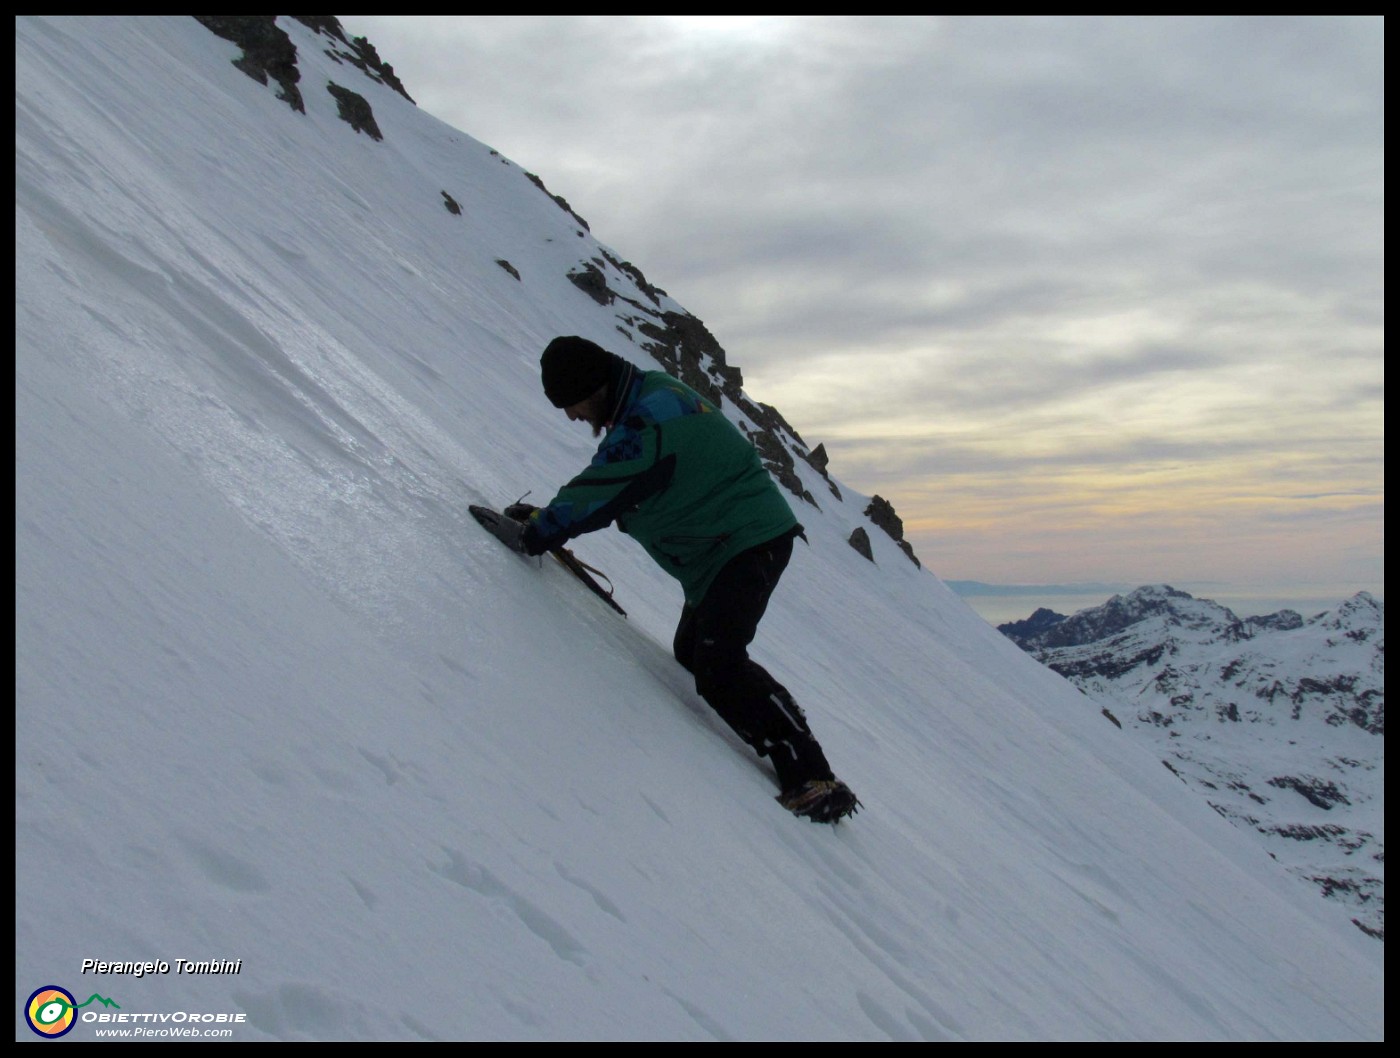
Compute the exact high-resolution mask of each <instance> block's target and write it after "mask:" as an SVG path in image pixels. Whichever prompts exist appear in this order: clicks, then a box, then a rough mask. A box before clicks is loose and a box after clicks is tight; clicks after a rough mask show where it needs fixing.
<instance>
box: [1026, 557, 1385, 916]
mask: <svg viewBox="0 0 1400 1058" xmlns="http://www.w3.org/2000/svg"><path fill="white" fill-rule="evenodd" d="M999 631H1001V632H1002V633H1003V634H1005V635H1006V636H1007V637H1008V638H1010V639H1012V640H1013V641H1015V642H1016V643H1017V644H1019V645H1020V646H1021V648H1022V649H1023V650H1025V651H1027V652H1028V653H1030V654H1031V655H1032V656H1034V657H1035V658H1037V659H1038V660H1040V661H1041V662H1042V663H1043V664H1045V665H1047V666H1049V667H1050V668H1052V669H1054V670H1055V671H1056V672H1058V673H1060V674H1061V675H1062V676H1064V677H1066V678H1067V679H1069V680H1070V681H1071V682H1073V683H1074V684H1076V685H1077V686H1078V687H1079V688H1080V690H1082V691H1083V692H1084V693H1085V694H1086V695H1088V696H1089V697H1090V698H1092V699H1093V700H1094V701H1095V703H1096V704H1098V705H1099V706H1100V707H1101V708H1102V710H1103V712H1104V714H1105V715H1106V717H1107V718H1108V719H1110V720H1112V721H1113V722H1114V723H1116V724H1118V725H1119V726H1120V727H1121V728H1123V730H1125V731H1127V732H1129V733H1130V734H1132V735H1133V736H1135V737H1138V738H1141V739H1144V740H1147V741H1149V742H1151V743H1152V744H1153V745H1154V746H1155V747H1156V749H1157V751H1158V752H1160V753H1161V755H1162V762H1163V763H1164V764H1165V765H1166V766H1167V767H1168V768H1169V769H1171V770H1172V771H1173V772H1174V773H1175V774H1176V775H1178V776H1179V777H1180V778H1181V779H1182V781H1183V782H1185V783H1186V784H1187V785H1188V786H1190V787H1192V788H1194V789H1197V790H1199V791H1200V792H1201V793H1202V794H1203V795H1204V796H1205V797H1206V798H1207V799H1208V801H1209V802H1210V804H1211V807H1213V808H1214V809H1215V810H1216V811H1217V812H1219V813H1220V814H1221V815H1222V816H1224V817H1225V818H1227V819H1229V820H1230V821H1231V822H1233V823H1235V824H1236V825H1238V826H1240V827H1242V828H1246V829H1248V830H1250V831H1252V832H1253V833H1255V834H1257V835H1258V837H1259V839H1260V840H1261V841H1262V842H1263V845H1264V848H1265V849H1266V850H1267V851H1268V853H1269V854H1270V855H1271V856H1273V857H1274V858H1275V859H1277V860H1278V861H1279V862H1280V863H1282V864H1283V865H1284V866H1285V867H1286V868H1287V869H1288V870H1289V871H1290V872H1291V873H1293V874H1295V875H1297V876H1299V877H1300V878H1303V879H1305V880H1307V881H1308V882H1309V883H1310V884H1311V885H1313V886H1314V887H1315V888H1316V889H1317V890H1318V891H1319V892H1320V893H1321V894H1322V895H1323V896H1324V897H1326V898H1328V899H1330V900H1335V901H1340V902H1342V903H1344V904H1346V905H1348V907H1349V909H1350V911H1351V913H1352V915H1353V918H1352V921H1353V922H1354V923H1355V924H1356V925H1357V927H1358V928H1360V929H1361V930H1363V931H1364V932H1365V933H1367V934H1369V935H1370V936H1373V937H1376V938H1378V939H1383V938H1384V936H1385V877H1384V871H1385V838H1384V827H1385V607H1384V603H1382V602H1381V601H1379V600H1377V599H1376V598H1374V597H1373V596H1371V595H1369V594H1367V593H1365V592H1361V593H1359V594H1357V595H1356V596H1354V597H1353V598H1351V599H1348V600H1347V601H1346V602H1344V603H1342V604H1341V605H1340V606H1338V607H1336V608H1335V609H1333V610H1329V611H1327V612H1324V613H1321V614H1318V615H1316V616H1314V617H1311V618H1307V619H1305V618H1303V617H1302V616H1301V615H1299V614H1298V613H1295V612H1294V611H1292V610H1281V611H1279V612H1278V613H1275V614H1270V615H1268V616H1264V617H1250V618H1245V619H1241V618H1239V617H1236V616H1235V614H1234V613H1232V612H1231V611H1230V610H1229V609H1227V608H1226V607H1224V606H1221V605H1219V604H1217V603H1214V602H1211V601H1210V600H1208V599H1197V598H1194V597H1193V596H1191V595H1189V594H1187V593H1186V592H1183V591H1177V590H1175V589H1173V588H1170V587H1167V586H1166V585H1154V586H1148V587H1142V588H1138V589H1137V590H1135V591H1133V592H1130V593H1129V594H1127V595H1115V596H1114V597H1113V598H1111V599H1109V600H1108V602H1106V603H1104V604H1103V605H1102V606H1095V607H1093V608H1091V609H1087V610H1081V611H1080V612H1078V613H1076V614H1074V615H1073V616H1065V615H1063V614H1058V613H1055V612H1053V611H1051V610H1047V609H1040V610H1037V611H1036V612H1035V613H1033V614H1032V615H1031V616H1030V617H1029V618H1027V619H1026V620H1023V621H1016V622H1012V623H1009V624H1003V625H1000V626H999Z"/></svg>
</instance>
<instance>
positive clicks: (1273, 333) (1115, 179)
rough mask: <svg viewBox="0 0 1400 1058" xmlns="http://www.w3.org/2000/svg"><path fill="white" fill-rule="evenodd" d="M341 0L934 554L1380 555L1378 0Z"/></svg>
mask: <svg viewBox="0 0 1400 1058" xmlns="http://www.w3.org/2000/svg"><path fill="white" fill-rule="evenodd" d="M342 22H343V24H344V25H345V27H346V29H347V31H349V32H350V33H352V34H355V35H365V36H367V37H368V38H369V39H370V41H371V42H372V43H374V45H375V46H376V47H377V48H378V50H379V53H380V55H381V57H382V58H383V59H384V60H385V61H387V62H389V63H391V64H393V66H394V68H395V70H396V71H397V72H398V73H399V75H400V76H401V77H402V78H403V80H404V83H405V85H406V87H407V89H408V91H409V93H410V94H411V95H412V96H413V97H414V99H415V100H417V102H418V104H419V105H420V106H421V107H422V108H423V109H425V110H427V111H428V112H429V113H432V114H434V115H435V116H437V117H439V118H441V119H442V120H444V121H446V122H448V123H449V124H451V125H453V126H455V127H457V128H459V129H461V130H462V131H464V132H466V133H468V134H470V135H471V136H473V137H475V138H476V139H478V140H481V141H483V142H485V143H487V144H489V145H490V146H492V147H494V148H496V149H497V150H499V151H500V152H501V153H502V154H504V155H506V156H507V157H509V158H511V159H512V160H514V161H515V162H518V163H519V164H521V165H523V166H524V167H526V168H527V169H530V170H531V171H533V172H536V173H538V174H539V175H540V176H541V177H542V178H543V179H544V181H545V183H546V184H547V185H548V187H549V189H550V191H551V192H552V193H554V194H560V195H563V196H564V197H565V198H567V199H568V200H569V202H570V204H571V205H572V206H573V207H574V209H575V210H576V211H577V212H578V213H579V214H580V215H581V216H583V217H584V218H585V219H587V220H588V222H589V223H590V225H591V226H592V229H593V233H594V234H595V235H596V236H597V237H598V238H599V239H601V240H602V241H603V242H604V243H605V244H607V245H609V246H610V247H612V248H613V249H614V250H616V251H617V252H618V253H619V254H620V255H621V256H623V257H624V258H627V259H629V260H631V261H633V262H634V263H636V264H637V265H638V266H639V267H641V268H642V270H643V271H644V272H645V273H646V275H647V278H648V279H650V280H651V281H652V282H653V283H655V284H657V285H658V286H661V287H663V288H665V289H666V290H667V291H669V292H670V293H671V294H672V296H674V297H675V298H676V299H677V300H679V301H680V302H681V303H682V304H683V305H685V306H686V307H687V308H688V309H689V310H690V311H691V312H693V313H694V314H695V315H696V316H698V317H700V318H701V319H702V320H704V321H705V323H706V324H707V325H708V326H709V328H710V330H711V331H713V332H714V334H715V336H716V337H717V338H718V339H719V341H720V343H721V344H722V345H723V346H724V347H725V349H726V350H727V351H728V354H729V359H730V361H731V363H734V364H736V365H738V366H739V367H741V368H742V369H743V371H744V378H745V387H746V389H747V390H748V391H749V393H750V395H751V396H753V397H755V398H757V399H759V400H762V401H765V402H767V403H770V404H774V405H776V406H777V407H778V408H779V409H780V410H782V412H783V413H784V415H785V416H786V417H787V418H788V420H789V421H791V422H792V423H793V424H794V426H796V427H797V429H798V430H799V431H800V432H801V433H802V435H803V437H804V438H805V439H806V440H807V441H808V443H809V444H816V443H817V442H825V444H826V446H827V449H828V451H829V452H830V454H831V456H832V470H833V472H834V473H835V475H836V476H837V477H838V478H840V479H842V480H843V481H845V482H846V483H847V484H848V485H850V486H851V487H853V488H856V489H858V490H859V491H861V492H865V493H879V494H881V495H884V496H886V497H888V498H890V499H891V500H892V501H893V502H894V504H895V506H896V508H897V509H898V511H899V512H900V514H901V515H902V516H903V518H904V522H905V529H906V535H907V536H908V537H909V538H910V539H911V540H912V541H913V543H914V546H915V550H916V551H917V552H918V553H919V555H920V556H921V557H922V558H923V559H924V561H925V563H926V564H928V565H930V566H932V568H933V569H934V570H935V571H936V572H937V573H939V574H940V575H941V576H943V577H945V578H950V579H977V580H986V581H993V582H999V583H1046V582H1066V581H1089V580H1092V581H1109V582H1124V583H1127V584H1140V583H1148V582H1168V583H1175V584H1178V585H1179V586H1183V587H1184V586H1187V585H1188V584H1193V583H1195V584H1199V583H1201V582H1207V581H1216V582H1222V583H1228V584H1230V585H1233V586H1235V587H1236V588H1244V587H1247V586H1263V585H1279V584H1294V585H1300V586H1301V585H1304V584H1313V585H1325V586H1326V590H1331V588H1332V586H1334V585H1336V586H1338V587H1339V588H1341V587H1346V588H1348V590H1357V589H1361V588H1365V589H1368V590H1371V591H1376V592H1380V591H1382V590H1383V586H1384V559H1383V537H1384V458H1383V456H1382V446H1383V439H1384V430H1383V427H1382V416H1383V410H1384V372H1383V367H1382V360H1383V355H1384V326H1385V321H1384V309H1383V300H1384V241H1383V236H1382V229H1383V222H1384V205H1385V199H1384V179H1385V177H1384V118H1385V111H1384V104H1383V103H1382V97H1383V92H1384V60H1385V49H1384V21H1383V20H1382V19H1380V18H1283V19H1274V18H1244V19H1215V18H1203V19H1196V18H1180V19H1155V18H1124V19H1108V18H1084V19H1055V18H1051V19H1041V18H952V19H945V18H935V17H908V18H904V17H899V18H896V17H870V18H855V17H815V16H808V17H780V16H772V17H766V16H760V17H751V18H738V17H711V18H705V17H699V16H687V17H669V16H635V17H625V18H624V17H544V16H536V17H519V18H515V17H511V18H505V17H401V16H342ZM1188 590H1189V589H1188Z"/></svg>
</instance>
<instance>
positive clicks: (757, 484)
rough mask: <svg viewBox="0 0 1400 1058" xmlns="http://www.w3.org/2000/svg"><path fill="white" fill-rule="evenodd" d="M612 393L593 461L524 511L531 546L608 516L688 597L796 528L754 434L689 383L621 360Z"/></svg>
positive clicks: (590, 527)
mask: <svg viewBox="0 0 1400 1058" xmlns="http://www.w3.org/2000/svg"><path fill="white" fill-rule="evenodd" d="M611 394H612V395H613V396H614V398H615V405H614V406H615V407H616V408H617V409H618V411H617V412H616V414H615V415H614V416H613V418H612V424H611V425H610V427H609V429H608V432H607V434H606V435H605V436H604V437H603V440H602V442H601V443H600V444H599V446H598V451H597V452H596V453H595V454H594V456H593V462H592V463H590V464H589V466H588V469H587V470H585V471H584V472H583V473H582V474H580V475H578V477H576V478H574V479H573V480H572V481H570V482H569V483H568V484H567V485H565V486H564V487H563V488H562V489H560V490H559V494H558V495H557V496H555V497H554V499H552V500H551V501H550V502H549V505H548V506H546V507H542V508H540V509H539V510H538V511H536V512H535V513H534V514H533V515H532V516H531V519H530V522H529V525H528V527H527V530H526V533H527V539H529V540H530V550H531V551H536V550H539V551H544V550H548V549H549V548H552V547H557V546H558V545H560V544H562V543H563V542H564V541H565V540H568V539H570V538H571V537H575V536H579V535H580V534H582V533H589V532H592V531H594V530H595V529H602V528H603V527H605V526H607V525H610V524H611V523H612V522H614V521H616V522H617V525H618V528H619V529H621V530H622V531H623V532H624V533H627V534H628V535H629V536H631V537H633V538H634V539H635V540H636V541H637V542H638V543H639V544H641V545H642V547H644V548H645V549H646V551H647V554H649V555H651V557H652V558H653V559H654V560H655V561H656V563H657V564H658V565H659V566H660V567H661V568H662V569H664V570H665V571H666V572H667V573H669V574H671V576H673V577H675V578H676V579H677V580H678V581H680V583H681V587H682V588H683V589H684V591H685V601H686V603H687V605H695V604H696V603H698V602H699V601H700V600H701V599H702V598H704V595H705V592H706V590H707V589H708V588H709V586H710V584H711V582H712V581H713V580H714V578H715V575H716V574H717V573H718V572H719V571H720V570H721V569H722V568H723V567H724V565H725V563H727V562H728V561H729V560H730V559H732V558H733V557H734V556H735V555H737V554H739V553H740V552H741V551H746V550H748V549H749V548H751V547H756V546H758V545H759V544H763V543H767V542H768V541H770V540H773V539H775V538H777V537H780V536H783V535H785V534H792V533H798V532H801V529H802V527H801V526H800V525H799V524H798V522H797V519H796V518H795V517H794V516H793V513H792V509H791V508H790V507H789V506H788V503H787V500H786V499H785V498H784V497H783V495H782V493H781V492H779V491H778V488H777V486H776V485H775V484H774V483H773V479H772V478H771V477H769V475H768V471H767V470H765V469H764V467H763V464H762V463H761V462H760V461H759V458H758V452H757V451H756V450H755V449H754V446H753V444H752V443H751V442H750V441H749V440H748V438H746V437H745V436H744V435H743V434H742V433H740V432H739V430H738V428H737V427H736V426H734V424H733V423H731V422H730V421H729V420H728V419H727V418H725V416H724V414H723V413H722V412H720V411H719V410H718V409H717V408H715V406H714V405H713V404H711V403H710V402H709V401H707V400H705V399H704V398H703V397H701V396H700V395H699V394H698V393H696V392H695V391H694V390H693V389H691V388H690V387H689V386H687V385H685V384H684V383H682V382H680V381H678V380H677V379H674V378H672V377H671V376H670V375H668V374H666V373H665V372H664V371H647V372H643V371H640V370H638V369H637V368H635V367H633V366H632V365H631V364H628V363H626V362H625V361H621V360H620V361H619V370H618V373H617V374H616V375H615V376H614V379H613V383H612V387H611Z"/></svg>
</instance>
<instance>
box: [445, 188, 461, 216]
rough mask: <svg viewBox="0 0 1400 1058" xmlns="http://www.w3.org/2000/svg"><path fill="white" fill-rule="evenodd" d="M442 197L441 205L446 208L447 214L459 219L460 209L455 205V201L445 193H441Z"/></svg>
mask: <svg viewBox="0 0 1400 1058" xmlns="http://www.w3.org/2000/svg"><path fill="white" fill-rule="evenodd" d="M442 197H443V203H442V204H443V205H444V206H446V207H447V212H449V213H451V214H452V215H453V216H456V217H460V216H461V215H462V207H461V206H459V205H458V204H457V200H456V199H455V198H453V197H452V196H451V195H449V194H448V193H447V192H446V191H444V192H443V193H442Z"/></svg>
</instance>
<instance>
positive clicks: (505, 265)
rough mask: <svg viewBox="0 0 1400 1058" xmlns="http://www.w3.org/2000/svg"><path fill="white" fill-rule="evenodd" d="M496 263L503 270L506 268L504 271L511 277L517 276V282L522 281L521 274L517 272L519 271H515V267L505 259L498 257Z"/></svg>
mask: <svg viewBox="0 0 1400 1058" xmlns="http://www.w3.org/2000/svg"><path fill="white" fill-rule="evenodd" d="M496 263H497V264H498V265H500V266H501V267H502V268H504V269H505V270H506V271H507V272H509V273H510V274H511V275H513V276H515V278H516V279H517V280H519V279H520V273H519V272H517V271H516V270H515V265H513V264H511V263H510V262H509V261H507V260H506V259H505V258H503V257H498V258H496Z"/></svg>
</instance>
